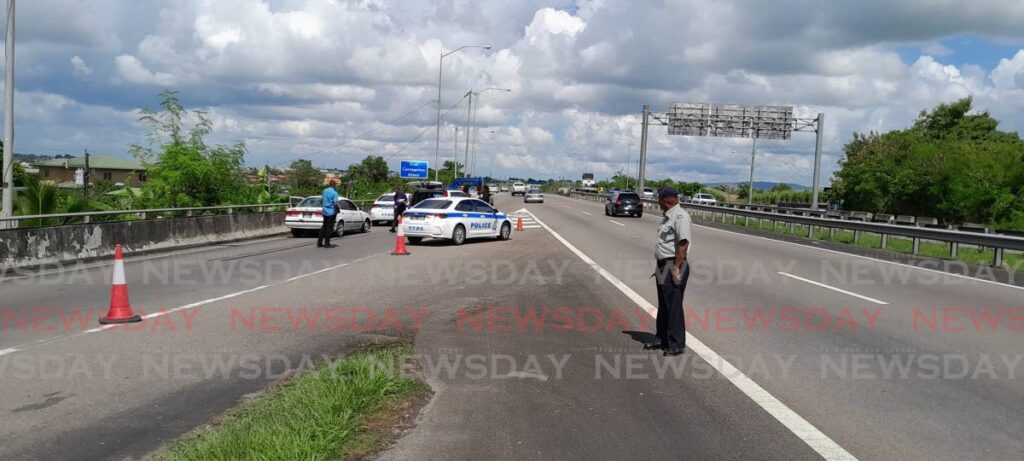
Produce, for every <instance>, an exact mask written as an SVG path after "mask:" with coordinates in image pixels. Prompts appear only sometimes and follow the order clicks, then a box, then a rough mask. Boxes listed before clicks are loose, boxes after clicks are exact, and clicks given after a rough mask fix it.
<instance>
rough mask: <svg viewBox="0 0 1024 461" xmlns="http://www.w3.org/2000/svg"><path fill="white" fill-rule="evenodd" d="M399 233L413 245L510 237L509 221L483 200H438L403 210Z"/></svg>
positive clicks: (466, 198) (505, 238)
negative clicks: (426, 240)
mask: <svg viewBox="0 0 1024 461" xmlns="http://www.w3.org/2000/svg"><path fill="white" fill-rule="evenodd" d="M402 232H404V233H405V236H406V237H407V238H408V239H409V243H411V244H414V245H415V244H417V243H420V242H422V241H423V239H425V238H439V239H448V240H451V241H452V243H454V244H456V245H462V244H463V243H466V239H471V238H478V237H497V238H498V240H508V239H509V237H510V236H511V235H512V220H511V219H509V217H508V215H507V214H505V213H502V212H500V211H498V209H497V208H494V207H492V206H490V205H488V204H487V202H484V201H483V200H479V199H475V198H468V197H437V198H431V199H426V200H424V201H422V202H419V203H417V204H416V205H413V207H412V208H409V209H408V210H406V211H405V213H403V214H402Z"/></svg>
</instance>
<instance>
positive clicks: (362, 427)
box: [153, 342, 427, 460]
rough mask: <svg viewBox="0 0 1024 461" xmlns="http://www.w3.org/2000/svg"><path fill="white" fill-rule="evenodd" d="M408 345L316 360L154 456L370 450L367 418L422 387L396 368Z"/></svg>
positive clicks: (373, 442)
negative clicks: (312, 366) (315, 363)
mask: <svg viewBox="0 0 1024 461" xmlns="http://www.w3.org/2000/svg"><path fill="white" fill-rule="evenodd" d="M409 353H410V349H409V346H407V345H405V344H402V343H397V342H396V343H385V344H377V345H373V346H370V347H367V348H364V349H362V350H359V351H357V352H354V353H352V354H349V355H348V356H346V357H344V358H343V359H341V360H338V361H335V362H333V363H325V364H321V365H320V366H319V367H318V368H317V369H316V370H314V371H311V372H308V373H305V374H302V375H300V376H298V377H296V378H295V379H293V380H292V381H291V382H289V383H287V384H284V385H282V386H279V387H276V388H274V389H272V390H270V391H269V392H268V393H266V394H265V395H263V396H261V397H258V398H256V399H254V400H252V401H251V402H248V403H245V404H243V405H242V406H241V407H239V408H236V409H235V410H232V411H231V412H229V413H228V414H227V415H226V416H224V417H223V418H222V420H221V421H220V422H219V423H217V424H214V425H212V426H209V427H206V428H202V429H199V430H197V431H195V432H193V433H192V434H190V435H189V436H186V437H185V438H183V439H181V440H179V441H176V442H173V443H172V444H171V445H169V446H168V447H166V448H165V449H164V450H162V451H161V452H158V453H157V454H156V455H155V456H154V457H153V458H155V459H158V460H211V459H212V460H240V459H245V460H271V459H302V460H334V459H342V458H345V457H347V456H361V455H366V454H369V453H372V452H374V451H375V450H376V449H377V448H378V447H379V445H380V443H381V442H380V441H379V438H378V437H377V436H375V435H374V434H373V433H372V431H369V430H368V426H373V425H376V424H380V422H381V421H382V420H387V419H389V418H393V417H394V415H391V416H389V413H392V414H393V413H396V411H395V409H396V408H398V407H401V406H402V405H403V404H404V403H406V402H411V401H413V400H415V399H416V398H418V397H419V396H422V395H423V393H425V392H427V389H426V387H425V386H424V385H423V384H421V383H419V382H418V381H416V380H415V379H412V378H409V377H403V376H401V374H400V373H398V372H397V365H396V363H397V361H398V359H399V358H400V357H401V356H403V355H406V354H409Z"/></svg>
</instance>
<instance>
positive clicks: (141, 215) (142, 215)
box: [139, 211, 146, 219]
mask: <svg viewBox="0 0 1024 461" xmlns="http://www.w3.org/2000/svg"><path fill="white" fill-rule="evenodd" d="M139 219H146V212H145V211H143V212H142V213H139Z"/></svg>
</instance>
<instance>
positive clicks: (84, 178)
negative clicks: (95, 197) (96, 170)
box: [82, 149, 89, 200]
mask: <svg viewBox="0 0 1024 461" xmlns="http://www.w3.org/2000/svg"><path fill="white" fill-rule="evenodd" d="M82 190H83V191H84V192H85V199H86V200H89V149H86V150H85V171H83V172H82Z"/></svg>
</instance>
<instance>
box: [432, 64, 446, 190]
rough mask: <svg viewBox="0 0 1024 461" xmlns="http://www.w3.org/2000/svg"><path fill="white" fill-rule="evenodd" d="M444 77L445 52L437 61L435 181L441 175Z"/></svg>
mask: <svg viewBox="0 0 1024 461" xmlns="http://www.w3.org/2000/svg"><path fill="white" fill-rule="evenodd" d="M442 75H444V51H442V52H441V58H440V59H438V60H437V136H436V137H435V138H434V181H439V179H438V178H439V177H440V174H441V164H440V163H439V162H440V161H441V77H442Z"/></svg>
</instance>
